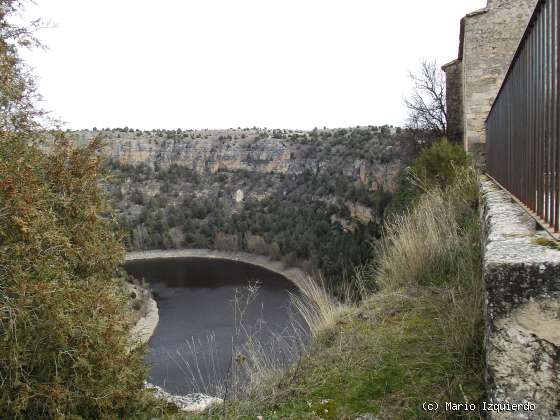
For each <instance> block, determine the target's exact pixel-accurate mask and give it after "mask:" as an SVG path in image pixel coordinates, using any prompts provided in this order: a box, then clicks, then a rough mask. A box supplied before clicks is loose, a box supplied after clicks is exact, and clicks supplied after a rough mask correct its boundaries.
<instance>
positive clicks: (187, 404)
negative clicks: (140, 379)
mask: <svg viewBox="0 0 560 420" xmlns="http://www.w3.org/2000/svg"><path fill="white" fill-rule="evenodd" d="M144 386H145V387H146V389H149V390H151V391H153V392H154V395H155V396H156V397H157V398H159V399H161V400H163V401H165V402H167V403H170V404H175V405H176V406H177V408H178V409H179V410H181V411H184V412H187V413H201V412H203V411H206V410H208V409H209V408H211V407H212V406H216V405H220V404H223V402H224V400H222V399H221V398H217V397H211V396H210V395H206V394H188V395H174V394H170V393H169V392H167V391H165V390H164V389H163V388H161V387H159V386H157V385H153V384H150V383H148V382H145V384H144Z"/></svg>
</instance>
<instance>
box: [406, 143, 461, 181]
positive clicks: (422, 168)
mask: <svg viewBox="0 0 560 420" xmlns="http://www.w3.org/2000/svg"><path fill="white" fill-rule="evenodd" d="M469 163H470V159H469V156H468V155H467V153H466V152H465V150H464V149H463V147H462V146H461V145H458V144H452V143H449V142H448V141H447V139H442V140H440V141H439V142H436V143H434V144H433V145H432V146H431V147H429V148H428V149H426V150H424V151H423V152H422V153H421V154H420V156H418V158H417V159H416V161H415V163H414V165H413V170H414V172H415V173H416V175H417V176H418V177H419V179H420V181H421V182H422V184H423V186H424V187H426V188H427V189H429V188H431V187H433V186H440V187H444V186H447V185H451V184H452V183H453V181H454V178H455V174H456V172H455V171H454V168H455V167H466V166H467V165H468V164H469Z"/></svg>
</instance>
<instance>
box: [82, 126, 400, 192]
mask: <svg viewBox="0 0 560 420" xmlns="http://www.w3.org/2000/svg"><path fill="white" fill-rule="evenodd" d="M285 131H286V134H284V132H282V133H281V134H280V135H277V136H278V137H273V136H272V135H271V133H269V132H268V131H264V132H263V130H256V129H245V130H242V129H235V130H233V129H231V130H201V131H186V132H175V131H165V132H161V131H132V130H127V131H124V130H120V131H119V130H102V131H97V130H96V131H87V130H84V131H79V132H77V134H78V136H79V139H80V142H82V143H83V142H86V141H89V140H91V139H92V138H93V137H94V136H96V135H101V136H103V137H104V138H105V140H106V148H105V152H106V154H107V155H108V156H109V157H111V158H113V159H115V160H117V161H119V162H120V163H122V164H131V165H138V164H141V163H144V164H147V165H149V166H151V167H154V166H160V167H161V168H168V167H170V166H171V165H180V166H184V167H187V168H189V169H192V170H193V171H195V172H196V173H198V174H200V175H203V174H205V173H212V174H215V173H218V172H231V171H249V172H256V173H263V174H267V173H268V174H270V173H276V174H295V175H300V174H303V173H304V172H310V173H312V174H318V173H321V172H324V173H328V172H332V171H336V172H340V173H342V174H343V175H345V176H347V177H350V178H352V179H354V180H357V181H359V182H361V183H362V184H364V185H366V186H368V188H369V189H371V190H378V189H383V190H385V191H394V189H395V188H396V178H397V176H398V174H399V173H400V170H401V169H402V167H403V164H404V160H405V159H406V157H407V141H406V140H405V139H403V138H402V137H399V136H391V135H390V134H388V133H382V132H381V130H379V129H375V130H374V129H373V127H372V128H367V127H366V128H363V129H361V134H364V135H363V136H361V137H360V139H359V140H358V141H356V144H352V142H351V140H352V138H351V136H352V133H354V132H355V131H352V130H324V131H322V132H321V134H322V136H319V135H317V136H316V137H315V138H313V137H311V136H310V135H309V133H305V132H300V131H287V130H285ZM341 131H342V132H344V134H343V135H342V136H340V135H339V134H340V132H341ZM326 134H328V136H327V137H325V135H326ZM280 136H282V137H283V138H279V137H280ZM341 138H344V139H348V140H350V142H348V144H344V141H340V139H341ZM334 139H337V140H338V142H337V141H333V140H334ZM364 139H365V141H364ZM362 152H363V153H362Z"/></svg>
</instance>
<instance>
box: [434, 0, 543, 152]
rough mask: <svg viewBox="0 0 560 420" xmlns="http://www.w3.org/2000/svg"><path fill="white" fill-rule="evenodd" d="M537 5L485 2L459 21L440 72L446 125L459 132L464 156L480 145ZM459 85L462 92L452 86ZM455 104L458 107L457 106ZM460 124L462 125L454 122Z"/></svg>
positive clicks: (514, 0) (529, 0)
mask: <svg viewBox="0 0 560 420" xmlns="http://www.w3.org/2000/svg"><path fill="white" fill-rule="evenodd" d="M537 3H538V0H488V3H487V6H486V7H485V8H484V9H480V10H478V11H475V12H473V13H470V14H468V15H467V16H465V17H464V18H463V20H462V22H461V39H460V47H459V57H458V60H456V61H455V62H451V63H449V64H447V65H445V66H444V67H443V69H444V71H445V72H446V76H447V83H448V84H450V85H451V91H450V93H451V96H450V97H448V104H449V105H448V113H449V116H450V119H451V124H450V126H451V127H459V129H460V130H461V131H462V138H463V143H464V145H465V149H466V150H467V151H469V152H472V153H475V154H477V153H479V151H480V149H482V146H483V145H484V142H485V139H486V135H485V121H486V118H487V116H488V112H489V111H490V108H491V107H492V103H493V102H494V99H495V97H496V95H497V93H498V91H499V89H500V86H501V85H502V82H503V80H504V77H505V75H506V72H507V70H508V68H509V65H510V63H511V60H512V58H513V56H514V54H515V51H516V50H517V47H518V45H519V42H520V40H521V38H522V36H523V33H524V32H525V29H526V28H527V24H528V23H529V20H530V17H531V15H532V13H533V11H534V9H535V6H536V5H537ZM458 62H460V64H459V63H458ZM458 78H459V80H460V82H458V81H457V79H458ZM459 83H460V84H461V85H462V89H457V88H455V87H454V86H456V85H457V84H459ZM456 102H462V107H458V106H457V105H456ZM460 108H462V109H460ZM460 119H462V124H458V123H457V122H456V121H457V120H460Z"/></svg>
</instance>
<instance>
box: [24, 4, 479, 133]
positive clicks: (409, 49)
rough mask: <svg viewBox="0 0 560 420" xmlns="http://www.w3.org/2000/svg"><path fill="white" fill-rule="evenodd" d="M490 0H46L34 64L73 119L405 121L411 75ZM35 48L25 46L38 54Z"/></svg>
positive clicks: (54, 105)
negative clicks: (48, 23)
mask: <svg viewBox="0 0 560 420" xmlns="http://www.w3.org/2000/svg"><path fill="white" fill-rule="evenodd" d="M485 4H486V0H423V1H418V0H404V1H390V0H388V1H383V2H382V1H375V0H160V1H147V0H117V1H115V0H95V1H94V0H89V1H86V0H39V4H38V6H36V7H32V8H28V10H27V15H28V16H29V17H36V16H41V17H44V18H47V19H50V20H52V21H53V22H54V23H55V24H56V25H57V27H55V28H53V29H48V30H45V31H43V32H42V34H41V39H42V40H43V41H44V42H45V43H46V44H47V45H48V46H49V48H50V50H48V51H46V52H40V51H34V52H33V53H32V54H31V56H30V57H29V58H28V61H29V62H30V63H31V64H32V66H33V67H35V73H36V74H37V75H38V76H39V78H40V83H39V86H40V90H41V93H42V94H43V96H44V97H45V100H46V102H45V104H44V105H45V106H46V108H47V109H49V110H51V111H53V115H54V116H57V117H59V118H61V119H62V120H63V121H66V122H67V125H66V127H68V128H72V129H78V128H92V127H94V126H96V127H99V128H101V127H124V126H129V127H133V128H141V129H151V128H168V129H170V128H229V127H238V126H241V127H246V126H251V127H252V126H258V127H268V128H303V129H311V128H313V127H315V126H317V127H323V126H327V127H343V126H354V125H368V124H374V125H381V124H393V125H401V124H402V123H403V121H404V119H405V115H406V111H405V109H404V107H403V104H402V99H403V96H404V95H405V94H406V93H407V92H408V91H409V89H410V83H409V80H408V79H407V72H408V71H409V70H414V69H415V68H417V67H418V63H419V61H420V60H421V59H422V58H424V57H425V58H430V59H436V60H437V61H438V63H439V64H444V63H445V62H447V61H451V60H452V59H454V58H456V55H457V48H458V37H459V20H460V18H461V17H462V16H464V15H465V14H466V13H468V12H471V11H473V10H476V9H479V8H481V7H484V6H485ZM26 56H27V55H26Z"/></svg>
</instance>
